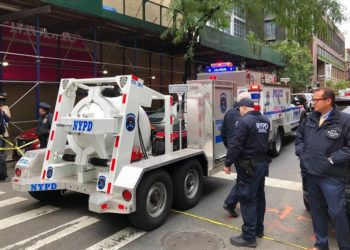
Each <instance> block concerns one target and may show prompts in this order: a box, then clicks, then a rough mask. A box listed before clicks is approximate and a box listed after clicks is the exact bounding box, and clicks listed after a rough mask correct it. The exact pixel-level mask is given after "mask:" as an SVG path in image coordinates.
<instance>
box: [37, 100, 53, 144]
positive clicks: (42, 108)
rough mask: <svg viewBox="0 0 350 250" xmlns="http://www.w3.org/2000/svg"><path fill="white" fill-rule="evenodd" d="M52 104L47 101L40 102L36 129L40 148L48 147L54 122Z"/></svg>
mask: <svg viewBox="0 0 350 250" xmlns="http://www.w3.org/2000/svg"><path fill="white" fill-rule="evenodd" d="M50 109H51V106H50V105H49V104H47V103H45V102H40V103H39V114H40V118H39V120H38V126H37V127H36V129H35V133H36V134H37V135H38V137H39V141H40V148H46V146H47V140H48V137H49V134H50V129H51V124H52V113H50Z"/></svg>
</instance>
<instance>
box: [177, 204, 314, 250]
mask: <svg viewBox="0 0 350 250" xmlns="http://www.w3.org/2000/svg"><path fill="white" fill-rule="evenodd" d="M172 211H173V212H175V213H179V214H182V215H186V216H189V217H192V218H195V219H198V220H202V221H206V222H209V223H211V224H215V225H218V226H221V227H227V228H230V229H233V230H235V231H239V232H242V230H241V229H240V228H237V227H234V226H231V225H229V224H226V223H222V222H220V221H217V220H213V219H209V218H205V217H202V216H198V215H195V214H191V213H187V212H182V211H178V210H174V209H172ZM262 239H264V240H269V241H274V242H277V243H280V244H284V245H288V246H292V247H296V248H299V249H306V250H307V249H308V248H307V247H304V246H300V245H297V244H294V243H290V242H286V241H282V240H277V239H274V238H271V237H267V236H264V237H262Z"/></svg>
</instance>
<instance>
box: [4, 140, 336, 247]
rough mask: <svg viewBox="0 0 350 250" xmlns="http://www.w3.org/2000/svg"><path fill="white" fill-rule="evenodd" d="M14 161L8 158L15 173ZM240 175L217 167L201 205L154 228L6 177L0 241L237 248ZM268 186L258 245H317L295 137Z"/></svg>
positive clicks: (272, 167)
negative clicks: (235, 191) (234, 203)
mask: <svg viewBox="0 0 350 250" xmlns="http://www.w3.org/2000/svg"><path fill="white" fill-rule="evenodd" d="M13 166H14V163H12V164H9V172H10V174H12V175H13V172H14V170H13ZM234 176H235V174H231V175H226V174H225V173H224V172H223V171H218V172H217V173H216V174H215V175H214V176H213V177H209V178H207V179H206V181H205V189H204V194H203V197H202V199H201V201H200V203H199V204H198V205H197V206H196V207H194V208H192V209H190V210H188V211H185V212H181V211H176V210H172V211H171V213H170V216H169V218H168V220H167V221H166V223H165V224H164V225H163V226H161V227H160V228H158V229H156V230H154V231H152V232H142V231H139V230H136V229H134V228H132V227H131V225H130V223H129V222H128V219H127V217H126V216H122V215H116V214H96V213H92V212H89V211H88V197H87V196H86V195H83V194H77V193H72V192H69V193H67V194H66V195H65V196H64V198H63V199H62V200H61V201H59V202H53V203H50V204H44V203H41V202H38V201H36V200H34V199H32V198H31V197H30V196H29V195H28V194H26V193H18V192H14V191H12V188H11V183H10V182H7V183H4V182H1V183H0V249H91V250H92V249H146V250H148V249H149V250H151V249H152V250H153V249H169V250H176V249H191V250H195V249H208V250H209V249H236V248H234V247H233V246H232V245H231V244H230V242H229V237H231V236H232V235H239V234H240V231H239V230H240V227H241V225H242V220H241V216H240V217H239V218H231V217H229V216H228V214H227V212H226V211H225V210H223V209H222V205H223V201H224V199H225V197H226V195H227V194H228V192H229V191H230V189H231V187H232V185H233V183H234V182H233V179H234ZM265 190H266V199H267V209H266V216H265V237H264V238H263V239H258V247H257V249H285V250H287V249H306V248H308V247H312V245H313V242H314V235H313V231H312V225H311V219H310V216H309V213H308V212H307V211H306V209H305V208H304V204H303V201H302V189H301V179H300V175H299V163H298V160H297V158H296V157H295V156H294V145H293V138H288V139H287V140H286V142H285V145H284V148H283V151H282V153H281V155H280V156H279V157H277V158H274V159H273V161H272V163H271V165H270V176H269V178H267V180H266V189H265ZM238 211H239V210H238ZM330 239H331V240H330V247H331V249H337V247H336V243H335V240H334V239H335V234H334V231H333V230H332V227H331V225H330ZM241 249H244V248H241Z"/></svg>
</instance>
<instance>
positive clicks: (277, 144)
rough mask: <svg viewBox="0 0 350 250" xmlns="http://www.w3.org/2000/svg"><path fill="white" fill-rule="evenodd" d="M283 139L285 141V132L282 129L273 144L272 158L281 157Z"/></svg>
mask: <svg viewBox="0 0 350 250" xmlns="http://www.w3.org/2000/svg"><path fill="white" fill-rule="evenodd" d="M282 139H283V132H282V130H281V129H278V130H277V134H276V137H275V140H274V141H273V142H272V149H271V150H270V155H271V156H274V157H276V156H279V154H280V153H281V150H282Z"/></svg>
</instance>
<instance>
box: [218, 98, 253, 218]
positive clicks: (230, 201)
mask: <svg viewBox="0 0 350 250" xmlns="http://www.w3.org/2000/svg"><path fill="white" fill-rule="evenodd" d="M247 97H250V94H249V93H248V92H243V93H240V94H239V95H238V97H237V101H240V100H242V99H243V98H247ZM239 118H241V114H240V112H239V103H238V102H235V103H234V105H233V107H232V108H231V109H229V110H228V111H227V112H226V114H225V116H224V121H223V122H222V126H221V131H220V132H221V138H222V142H223V143H224V145H225V147H226V148H227V147H228V146H227V138H228V137H230V136H232V133H233V129H234V127H235V124H236V122H237V120H238V119H239ZM237 203H238V199H237V196H236V185H234V186H233V187H232V189H231V191H230V193H229V195H228V196H227V198H226V200H225V202H224V205H223V208H224V209H225V210H226V211H227V212H228V213H229V214H230V215H231V216H232V217H233V218H237V217H238V216H239V214H238V213H237V211H236V209H235V208H236V206H237Z"/></svg>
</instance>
